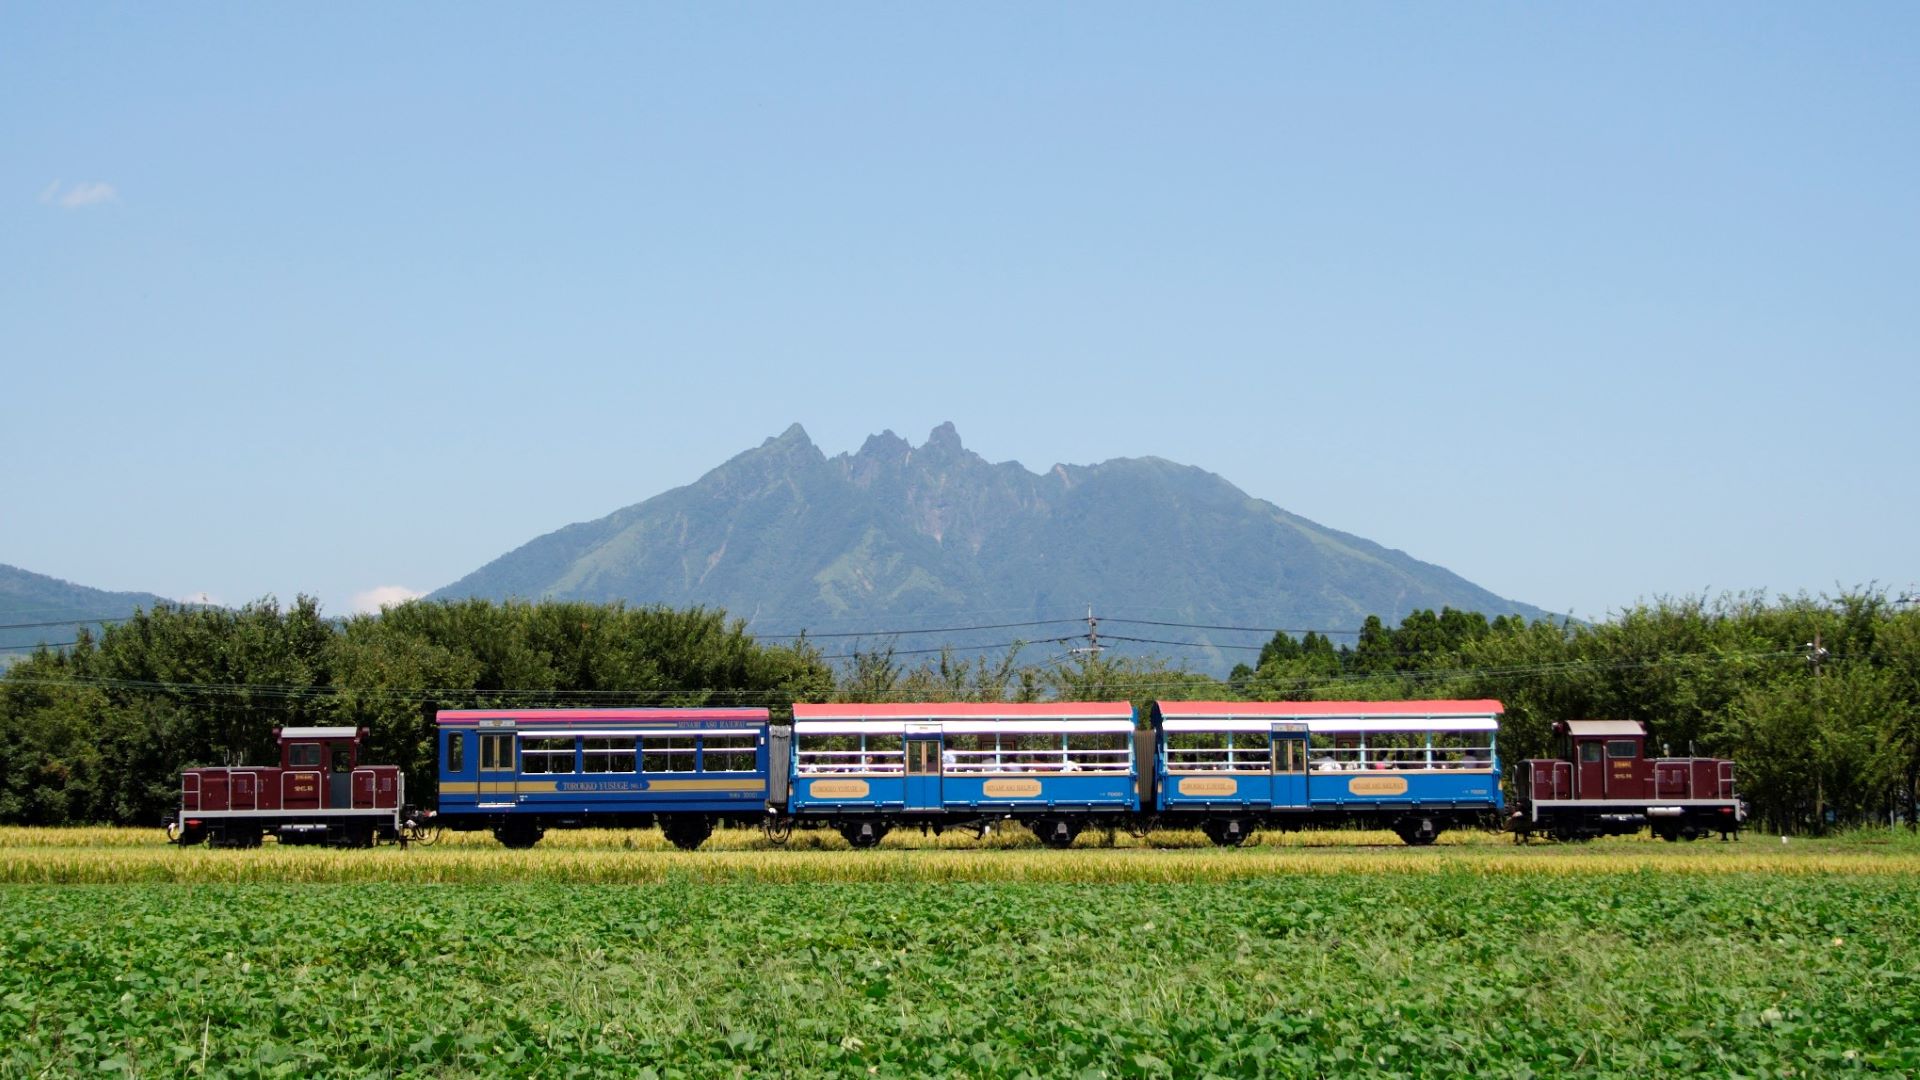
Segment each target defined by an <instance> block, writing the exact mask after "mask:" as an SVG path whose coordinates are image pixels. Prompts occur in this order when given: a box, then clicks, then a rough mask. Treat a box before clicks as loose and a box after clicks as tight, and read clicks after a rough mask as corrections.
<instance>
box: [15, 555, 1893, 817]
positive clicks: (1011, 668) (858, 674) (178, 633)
mask: <svg viewBox="0 0 1920 1080" xmlns="http://www.w3.org/2000/svg"><path fill="white" fill-rule="evenodd" d="M1898 607H1899V606H1898V605H1896V604H1892V603H1890V602H1889V600H1888V598H1887V597H1886V596H1885V595H1884V594H1881V593H1872V592H1869V593H1860V594H1850V595H1845V596H1842V597H1839V598H1838V599H1827V598H1820V599H1814V598H1807V597H1800V598H1795V599H1788V600H1779V601H1767V600H1765V599H1763V598H1759V597H1731V598H1723V599H1720V600H1716V601H1712V602H1707V601H1702V600H1683V601H1669V602H1661V603H1657V604H1653V605H1647V606H1642V607H1637V608H1635V609H1633V610H1630V611H1627V612H1624V613H1622V614H1620V615H1618V616H1617V617H1615V618H1613V619H1610V620H1608V621H1605V622H1600V623H1595V624H1590V625H1589V624H1579V623H1558V622H1549V621H1536V622H1531V623H1529V622H1526V621H1525V620H1522V619H1518V618H1512V617H1505V616H1503V617H1499V618H1495V619H1492V620H1489V619H1487V618H1486V617H1484V616H1482V615H1480V614H1477V613H1471V612H1460V611H1454V610H1451V609H1449V610H1443V611H1441V612H1439V613H1438V614H1435V613H1434V612H1431V611H1417V612H1414V613H1413V614H1412V615H1409V616H1407V617H1406V618H1405V619H1403V620H1402V621H1401V622H1400V624H1399V625H1398V626H1397V627H1396V626H1389V625H1387V624H1385V623H1384V622H1382V621H1381V620H1380V619H1378V618H1369V619H1368V620H1367V621H1366V624H1365V626H1364V627H1363V628H1362V629H1361V631H1360V633H1359V634H1358V635H1357V637H1356V639H1355V640H1354V641H1352V642H1348V643H1342V644H1338V645H1336V644H1335V643H1334V642H1333V641H1332V640H1330V639H1329V638H1327V637H1325V636H1323V635H1320V634H1311V633H1310V634H1307V635H1305V636H1304V637H1302V638H1296V637H1293V636H1291V635H1288V634H1285V633H1280V634H1276V635H1274V637H1273V639H1272V640H1271V641H1269V642H1268V643H1267V644H1266V645H1265V646H1264V647H1263V648H1262V649H1261V651H1260V654H1259V657H1258V659H1257V660H1256V661H1255V662H1254V663H1252V664H1247V665H1241V666H1239V667H1237V668H1235V669H1234V672H1233V674H1232V676H1231V677H1230V678H1229V679H1228V680H1226V681H1225V682H1222V681H1220V680H1216V679H1213V678H1210V677H1207V676H1205V675H1201V674H1196V673H1193V672H1190V671H1187V670H1184V669H1183V668H1182V667H1180V666H1178V665H1177V664H1174V663H1172V662H1170V661H1168V660H1165V659H1163V658H1159V657H1151V656H1149V657H1138V656H1118V655H1114V654H1112V653H1092V652H1083V653H1077V654H1068V655H1066V656H1056V657H1054V658H1052V659H1049V660H1046V661H1043V662H1038V663H1027V662H1023V655H1022V650H1020V649H1018V648H1016V649H1014V650H1011V651H1009V652H1007V653H1006V654H1004V655H1002V656H999V657H993V658H978V657H974V658H968V657H963V656H961V655H959V654H957V653H953V652H946V653H941V654H939V655H938V656H936V657H934V658H932V659H927V660H924V661H921V662H918V663H916V664H911V665H910V664H907V663H903V662H901V661H900V660H899V659H898V657H897V656H896V655H895V654H894V653H893V652H891V651H890V650H886V649H880V650H875V651H864V652H860V653H857V654H855V655H854V656H853V657H852V658H851V659H850V660H848V661H847V662H845V663H843V664H841V665H839V666H838V667H836V666H835V665H834V664H833V663H831V662H830V661H829V659H828V658H827V657H825V656H823V654H822V653H821V651H820V650H819V649H818V648H817V647H816V646H814V645H813V644H811V643H809V642H807V641H806V640H804V639H802V640H800V641H797V642H792V643H787V644H769V643H766V642H761V641H757V640H755V639H754V638H753V637H752V636H751V635H749V634H747V633H746V631H745V629H744V626H743V625H742V624H741V623H739V622H737V621H736V622H729V621H728V620H727V619H726V618H725V616H724V615H723V614H722V613H719V612H713V611H702V610H693V611H674V610H668V609H658V608H630V607H625V606H623V605H618V604H613V605H593V604H580V603H555V602H548V603H537V604H533V603H519V602H509V603H505V604H496V603H491V602H488V601H480V600H474V601H463V602H458V603H437V602H436V603H426V602H415V603H409V604H403V605H400V606H398V607H394V608H389V609H388V610H387V611H386V612H384V613H383V614H381V615H379V616H356V617H353V618H351V619H347V620H344V621H340V620H329V619H325V618H323V617H322V616H321V615H320V612H319V609H318V607H317V605H316V604H315V603H314V602H313V601H311V600H309V599H306V598H301V599H300V600H298V601H297V602H296V603H294V604H293V605H292V606H290V607H287V608H284V609H283V608H281V607H280V606H279V605H278V604H276V603H274V602H271V601H267V602H261V603H256V604H252V605H248V606H247V607H244V608H241V609H239V610H237V611H234V610H224V609H208V608H174V607H164V606H163V607H160V608H157V609H155V610H153V611H147V612H142V613H140V614H139V615H137V616H136V617H135V618H133V619H131V620H128V621H127V622H124V623H121V624H118V625H114V626H110V627H108V628H106V629H105V630H104V631H103V632H102V633H100V634H99V635H97V636H96V635H93V634H88V633H82V634H81V635H80V639H79V641H78V643H77V644H76V645H74V646H72V647H70V648H68V649H65V650H62V651H50V650H49V651H42V652H40V653H37V654H35V655H34V656H32V657H30V658H29V659H27V660H25V661H23V662H21V663H18V664H16V665H15V666H14V667H12V668H11V669H9V670H8V671H7V672H6V674H5V676H4V677H0V822H6V823H25V824H61V823H78V822H118V823H127V824H150V823H152V822H155V821H157V820H158V819H159V818H160V816H161V815H162V814H164V813H166V812H167V811H168V810H169V809H170V808H171V807H172V805H173V804H174V801H175V793H176V790H177V788H176V778H177V776H178V773H179V770H180V768H181V767H182V766H185V765H191V764H221V763H241V762H249V761H252V762H260V761H266V760H271V758H272V756H273V753H274V747H273V729H274V728H276V727H280V726H285V725H304V724H324V725H352V726H356V727H363V728H366V729H368V731H369V733H370V734H369V750H370V752H371V753H372V754H373V755H374V756H375V757H376V758H377V759H379V760H381V761H389V762H393V763H396V764H398V765H400V766H402V767H403V768H404V769H405V770H406V771H407V775H408V778H409V784H410V791H411V794H412V795H413V796H414V797H415V798H416V799H419V800H421V801H428V802H430V801H431V799H432V796H433V778H434V775H435V768H434V761H433V734H434V715H435V713H436V712H437V711H438V710H440V709H444V708H480V707H502V708H505V707H532V706H543V707H551V706H573V707H584V706H592V705H601V706H608V705H669V706H671V705H756V706H767V707H769V708H772V709H773V710H775V712H776V713H781V712H785V711H786V710H788V709H790V707H791V706H792V704H793V703H794V702H797V701H824V700H830V699H839V700H851V701H863V700H908V701H913V700H918V701H937V700H947V701H1036V700H1047V699H1062V700H1123V699H1124V700H1131V701H1133V702H1134V703H1135V705H1136V706H1137V707H1139V708H1140V709H1141V710H1142V715H1145V709H1146V707H1147V705H1148V703H1149V702H1151V701H1152V700H1155V699H1166V700H1174V699H1185V700H1193V699H1214V698H1223V699H1242V700H1305V699H1316V698H1317V699H1375V700H1378V699H1405V698H1482V697H1487V698H1498V699H1500V700H1501V701H1502V702H1504V703H1505V706H1506V714H1505V716H1504V717H1503V720H1502V728H1501V754H1502V757H1503V758H1504V759H1505V760H1506V761H1507V762H1509V763H1512V762H1517V761H1519V760H1520V759H1522V758H1524V757H1529V756H1537V755H1541V754H1546V753H1550V752H1552V751H1553V750H1554V738H1553V735H1552V730H1551V729H1552V725H1553V724H1554V723H1555V722H1556V721H1559V720H1566V719H1576V718H1617V719H1633V720H1640V721H1643V722H1644V723H1645V724H1646V725H1647V727H1648V729H1649V731H1650V732H1651V733H1652V742H1653V745H1654V746H1655V747H1656V748H1657V749H1663V750H1666V751H1670V752H1672V753H1676V754H1680V753H1687V752H1689V751H1693V752H1698V753H1702V754H1708V753H1712V754H1718V755H1724V756H1730V757H1733V758H1735V759H1736V760H1737V761H1738V762H1739V767H1740V778H1741V785H1742V790H1743V794H1744V796H1745V797H1746V798H1747V799H1748V800H1749V802H1751V803H1752V805H1753V806H1754V809H1755V811H1756V814H1757V816H1758V817H1759V818H1760V819H1761V820H1762V821H1763V822H1764V823H1765V825H1766V826H1767V827H1768V828H1772V829H1780V830H1786V831H1799V830H1804V829H1809V828H1812V829H1817V828H1820V827H1823V826H1824V825H1825V824H1827V823H1829V822H1864V821H1887V820H1889V819H1894V818H1899V819H1905V820H1908V821H1912V820H1913V816H1914V810H1915V798H1916V788H1920V611H1912V610H1907V611H1901V610H1898ZM1816 643H1817V644H1816Z"/></svg>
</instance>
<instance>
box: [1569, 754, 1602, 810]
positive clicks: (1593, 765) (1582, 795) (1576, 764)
mask: <svg viewBox="0 0 1920 1080" xmlns="http://www.w3.org/2000/svg"><path fill="white" fill-rule="evenodd" d="M1573 778H1574V785H1573V797H1574V798H1576V799H1604V798H1606V797H1607V794H1606V792H1607V747H1606V741H1605V740H1604V739H1575V740H1574V742H1573Z"/></svg>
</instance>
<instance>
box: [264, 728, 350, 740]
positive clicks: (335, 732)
mask: <svg viewBox="0 0 1920 1080" xmlns="http://www.w3.org/2000/svg"><path fill="white" fill-rule="evenodd" d="M358 734H360V729H359V728H356V727H283V728H281V729H280V737H281V738H283V739H351V738H353V737H354V736H355V735H358Z"/></svg>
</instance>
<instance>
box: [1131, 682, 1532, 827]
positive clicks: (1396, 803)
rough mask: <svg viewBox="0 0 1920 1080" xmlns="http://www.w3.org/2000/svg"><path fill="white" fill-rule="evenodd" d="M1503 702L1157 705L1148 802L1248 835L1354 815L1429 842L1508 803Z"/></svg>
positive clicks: (1176, 820) (1164, 815) (1176, 815)
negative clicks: (1503, 776) (1501, 744)
mask: <svg viewBox="0 0 1920 1080" xmlns="http://www.w3.org/2000/svg"><path fill="white" fill-rule="evenodd" d="M1501 712H1502V706H1501V704H1500V703H1499V702H1498V701H1489V700H1479V701H1283V702H1243V701H1233V702H1222V701H1162V702H1156V703H1155V704H1154V708H1153V726H1154V730H1155V738H1154V745H1155V753H1154V785H1153V786H1154V795H1153V808H1154V810H1155V811H1156V812H1157V813H1158V814H1159V816H1160V818H1161V820H1162V821H1163V822H1165V823H1167V824H1173V825H1181V824H1185V825H1188V826H1192V827H1198V828H1200V829H1202V830H1203V831H1205V832H1206V834H1207V835H1208V837H1210V838H1211V839H1212V840H1213V842H1214V843H1216V844H1222V845H1234V844H1239V843H1242V842H1244V841H1245V840H1246V838H1247V837H1248V836H1250V835H1252V833H1253V831H1254V830H1255V829H1256V828H1258V827H1259V826H1261V825H1268V826H1271V827H1277V828H1299V827H1300V826H1302V825H1306V824H1323V823H1355V824H1359V825H1361V826H1363V827H1369V828H1391V829H1393V830H1394V831H1395V832H1397V833H1399V835H1400V838H1401V839H1402V840H1405V841H1406V842H1407V843H1409V844H1430V843H1432V842H1433V841H1434V839H1435V838H1436V837H1438V836H1439V834H1440V832H1441V831H1442V830H1444V829H1446V828H1447V827H1448V826H1450V825H1456V824H1461V823H1464V822H1467V821H1471V820H1475V819H1482V818H1486V817H1487V816H1488V815H1491V814H1494V813H1496V812H1498V811H1499V810H1500V808H1501V806H1502V805H1503V802H1502V798H1501V794H1500V760H1499V755H1498V749H1497V747H1496V745H1495V740H1496V738H1497V735H1498V730H1499V716H1500V713H1501Z"/></svg>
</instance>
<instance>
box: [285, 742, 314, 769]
mask: <svg viewBox="0 0 1920 1080" xmlns="http://www.w3.org/2000/svg"><path fill="white" fill-rule="evenodd" d="M287 767H288V768H290V769H317V768H319V767H320V744H319V743H312V742H297V743H294V744H293V745H292V746H289V747H287Z"/></svg>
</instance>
